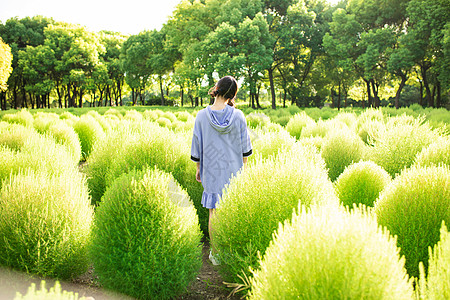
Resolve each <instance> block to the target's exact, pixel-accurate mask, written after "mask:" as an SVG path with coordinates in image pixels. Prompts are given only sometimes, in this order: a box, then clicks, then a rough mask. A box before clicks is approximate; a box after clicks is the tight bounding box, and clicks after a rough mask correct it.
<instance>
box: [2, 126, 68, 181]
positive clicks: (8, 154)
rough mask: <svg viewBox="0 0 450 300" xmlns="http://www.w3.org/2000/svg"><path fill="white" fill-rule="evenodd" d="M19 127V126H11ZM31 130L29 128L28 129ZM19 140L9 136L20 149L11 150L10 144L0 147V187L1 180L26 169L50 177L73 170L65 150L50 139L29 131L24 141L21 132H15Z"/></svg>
mask: <svg viewBox="0 0 450 300" xmlns="http://www.w3.org/2000/svg"><path fill="white" fill-rule="evenodd" d="M13 126H19V125H13ZM30 130H31V128H30ZM16 133H18V134H19V135H20V137H19V138H17V137H15V136H14V135H11V138H12V139H14V140H21V139H22V140H21V144H20V147H18V148H16V149H11V148H9V146H10V145H11V142H9V144H8V142H7V143H6V145H7V146H5V144H3V145H0V187H1V186H2V180H5V179H8V178H9V176H10V175H11V174H18V173H19V172H21V171H23V170H27V169H31V170H35V171H39V172H46V173H48V174H50V175H59V174H62V173H64V172H65V170H67V169H71V168H74V160H73V157H72V156H71V154H70V153H69V152H68V151H67V149H66V148H65V147H64V146H62V145H59V144H56V143H55V140H54V139H53V138H50V137H46V136H42V135H40V134H38V133H37V132H35V131H34V130H32V131H30V132H29V134H28V135H27V137H26V139H23V137H24V136H23V132H22V131H20V130H19V131H16ZM19 148H20V149H19Z"/></svg>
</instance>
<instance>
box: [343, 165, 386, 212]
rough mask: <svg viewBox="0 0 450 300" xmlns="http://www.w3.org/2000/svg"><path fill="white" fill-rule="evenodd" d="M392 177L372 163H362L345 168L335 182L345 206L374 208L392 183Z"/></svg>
mask: <svg viewBox="0 0 450 300" xmlns="http://www.w3.org/2000/svg"><path fill="white" fill-rule="evenodd" d="M391 180H392V178H391V176H390V175H389V174H388V173H387V172H386V171H385V170H383V168H381V167H380V166H378V165H377V164H375V163H374V162H372V161H360V162H358V163H354V164H351V165H349V166H348V167H346V168H345V170H344V172H343V173H342V174H341V175H340V176H339V177H338V178H337V180H336V182H335V189H336V194H337V195H338V197H339V200H340V201H341V203H342V204H343V205H347V206H349V207H353V204H357V205H358V204H364V205H366V206H374V202H375V200H376V199H377V198H378V196H379V195H380V192H381V191H382V190H383V189H384V188H385V187H386V186H387V185H388V184H389V183H390V182H391Z"/></svg>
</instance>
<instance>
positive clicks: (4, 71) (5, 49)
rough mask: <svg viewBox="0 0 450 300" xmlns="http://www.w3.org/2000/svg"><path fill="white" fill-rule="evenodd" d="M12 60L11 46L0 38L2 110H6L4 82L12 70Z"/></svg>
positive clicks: (0, 103) (0, 96) (5, 85)
mask: <svg viewBox="0 0 450 300" xmlns="http://www.w3.org/2000/svg"><path fill="white" fill-rule="evenodd" d="M12 60H13V56H12V53H11V47H9V45H7V44H5V43H4V42H3V40H2V39H1V38H0V109H2V110H6V97H5V91H6V89H7V88H8V85H7V84H6V83H7V82H8V78H9V75H10V74H11V72H12V67H11V64H12Z"/></svg>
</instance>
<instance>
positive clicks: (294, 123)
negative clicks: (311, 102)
mask: <svg viewBox="0 0 450 300" xmlns="http://www.w3.org/2000/svg"><path fill="white" fill-rule="evenodd" d="M308 124H311V125H312V124H315V121H314V120H313V119H312V118H311V117H309V116H308V115H307V114H306V113H305V112H304V111H302V112H301V113H298V114H296V115H294V116H293V117H292V118H291V119H290V120H289V122H288V123H287V125H286V130H287V132H289V134H290V135H292V136H293V137H295V138H296V139H300V136H301V133H302V129H303V128H304V127H306V126H307V125H308Z"/></svg>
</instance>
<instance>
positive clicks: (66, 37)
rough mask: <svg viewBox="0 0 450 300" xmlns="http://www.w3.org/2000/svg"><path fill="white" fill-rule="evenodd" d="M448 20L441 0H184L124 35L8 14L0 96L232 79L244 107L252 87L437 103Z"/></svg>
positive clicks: (24, 98)
mask: <svg viewBox="0 0 450 300" xmlns="http://www.w3.org/2000/svg"><path fill="white" fill-rule="evenodd" d="M449 16H450V0H342V1H340V2H339V4H337V5H330V4H329V3H328V2H327V1H326V0H277V1H267V0H264V1H263V0H227V1H221V0H183V1H180V3H179V4H178V5H177V7H176V8H175V10H174V11H173V13H172V15H171V16H170V18H169V20H168V21H167V23H166V24H164V25H163V26H162V28H161V29H160V30H147V31H142V32H140V33H139V34H136V35H130V36H126V35H123V34H121V33H118V32H108V31H101V32H91V31H89V30H87V29H86V28H85V27H83V26H81V25H74V24H68V23H64V22H56V21H54V20H53V19H49V18H45V17H42V16H35V17H27V18H23V19H18V18H11V19H9V20H7V21H6V22H5V24H1V23H0V37H1V38H2V39H3V41H4V42H0V55H1V57H2V59H1V65H0V90H1V92H0V100H2V101H1V103H0V104H1V107H2V109H5V108H7V107H12V108H20V107H50V106H51V105H55V104H56V105H57V106H59V107H73V106H83V104H84V103H85V104H86V103H88V104H89V105H122V104H123V98H125V99H126V100H127V101H129V103H131V104H132V105H137V104H159V105H173V104H175V103H178V104H181V105H183V104H185V103H186V102H187V101H185V100H184V97H185V96H186V95H187V96H188V97H189V99H190V100H191V101H190V102H191V105H199V104H200V103H199V101H200V100H203V99H209V98H208V97H209V96H208V94H207V91H208V89H209V88H210V87H211V86H212V85H213V84H214V82H215V81H216V80H217V79H218V78H220V77H222V76H224V75H233V76H235V77H236V78H238V79H239V81H240V83H241V85H242V86H241V92H240V93H239V97H240V99H245V100H247V101H248V103H249V105H251V106H252V107H255V108H256V107H261V103H260V98H261V95H262V94H263V92H264V93H265V94H264V95H266V96H265V99H266V101H268V102H269V104H270V105H271V107H272V108H276V106H277V101H276V97H277V96H278V95H280V96H279V97H282V98H283V101H284V102H283V103H285V101H286V99H288V100H290V101H291V102H292V104H296V105H298V106H305V107H307V106H323V105H324V102H331V104H332V105H333V106H334V107H338V108H340V107H341V106H346V105H349V104H352V105H363V106H374V107H378V106H380V105H395V106H396V107H400V106H401V105H406V104H411V103H413V102H416V103H419V104H421V105H424V106H431V107H440V106H443V105H445V104H446V103H448V100H449V92H450V58H449V52H450V22H449V19H450V17H449ZM8 45H9V46H8ZM8 55H9V56H8ZM11 55H12V60H11V59H9V60H8V57H9V58H10V57H11ZM11 67H12V71H11ZM362 86H364V89H362V88H361V87H362ZM405 86H408V90H410V89H411V88H413V89H415V90H417V95H418V96H417V97H416V98H414V99H410V98H407V97H406V96H405V95H403V93H402V92H403V90H404V88H405ZM386 91H390V92H388V94H387V92H386ZM355 94H357V95H358V96H357V97H355V96H354V95H355ZM408 95H410V94H408ZM342 99H344V101H343V103H342ZM279 100H280V99H279ZM52 103H53V104H52Z"/></svg>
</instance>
